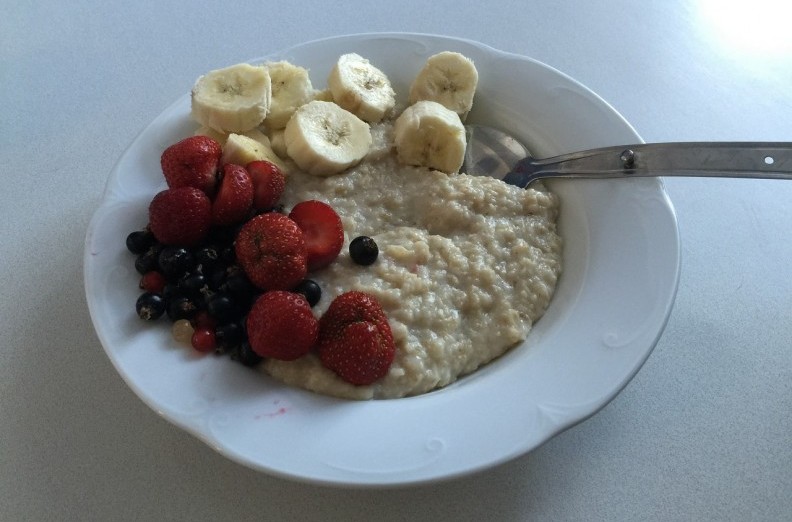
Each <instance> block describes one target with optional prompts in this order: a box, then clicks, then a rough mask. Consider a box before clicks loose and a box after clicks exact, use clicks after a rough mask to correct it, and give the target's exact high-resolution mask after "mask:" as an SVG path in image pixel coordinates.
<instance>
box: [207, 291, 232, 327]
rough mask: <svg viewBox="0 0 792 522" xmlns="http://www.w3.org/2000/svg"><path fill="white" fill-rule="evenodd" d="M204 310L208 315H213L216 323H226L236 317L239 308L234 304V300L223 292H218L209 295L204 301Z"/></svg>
mask: <svg viewBox="0 0 792 522" xmlns="http://www.w3.org/2000/svg"><path fill="white" fill-rule="evenodd" d="M206 311H207V312H209V315H211V316H212V317H214V318H215V319H216V320H217V322H218V323H227V322H230V321H233V320H234V319H237V316H238V315H239V310H238V309H237V306H236V305H235V304H234V301H232V300H231V298H230V297H229V296H228V295H227V294H224V293H218V294H215V295H213V296H211V297H210V298H209V299H208V300H207V301H206Z"/></svg>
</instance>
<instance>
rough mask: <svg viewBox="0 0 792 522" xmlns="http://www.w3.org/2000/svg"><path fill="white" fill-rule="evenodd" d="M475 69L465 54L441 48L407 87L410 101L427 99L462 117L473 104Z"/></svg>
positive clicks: (475, 83) (476, 81)
mask: <svg viewBox="0 0 792 522" xmlns="http://www.w3.org/2000/svg"><path fill="white" fill-rule="evenodd" d="M477 85H478V71H477V70H476V66H475V65H473V61H472V60H470V59H469V58H467V57H466V56H464V55H462V54H460V53H456V52H451V51H444V52H442V53H438V54H435V55H433V56H430V57H429V58H428V59H427V60H426V63H425V64H424V66H423V68H422V69H421V71H420V72H419V73H418V75H417V76H416V77H415V80H413V83H412V86H411V87H410V103H415V102H418V101H421V100H431V101H435V102H437V103H440V104H441V105H443V106H444V107H446V108H447V109H451V110H452V111H454V112H456V113H457V114H459V117H460V118H461V119H462V120H464V119H465V117H466V116H467V113H468V112H470V108H471V107H472V106H473V96H474V95H475V93H476V86H477Z"/></svg>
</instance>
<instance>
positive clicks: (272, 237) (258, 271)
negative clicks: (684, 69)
mask: <svg viewBox="0 0 792 522" xmlns="http://www.w3.org/2000/svg"><path fill="white" fill-rule="evenodd" d="M234 250H235V252H236V257H237V261H238V262H239V264H240V266H241V267H242V270H244V272H245V275H247V276H248V279H250V281H251V282H252V283H253V284H254V285H256V286H257V287H259V288H261V289H262V290H288V289H290V288H293V287H294V286H295V285H296V284H297V283H299V282H300V281H302V280H303V278H304V277H305V274H306V273H307V271H308V270H307V255H306V250H305V237H304V236H303V233H302V230H300V227H298V226H297V223H295V222H294V221H292V220H291V219H290V218H289V217H287V216H284V215H283V214H280V213H277V212H270V213H267V214H260V215H258V216H256V217H254V218H253V219H251V220H250V221H248V222H247V223H245V224H244V225H243V226H242V228H241V229H240V230H239V233H238V234H237V238H236V241H235V242H234Z"/></svg>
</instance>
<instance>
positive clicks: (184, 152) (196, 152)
mask: <svg viewBox="0 0 792 522" xmlns="http://www.w3.org/2000/svg"><path fill="white" fill-rule="evenodd" d="M222 153H223V149H222V147H221V146H220V144H219V143H218V142H217V141H216V140H213V139H212V138H209V137H208V136H191V137H189V138H186V139H183V140H182V141H180V142H178V143H175V144H173V145H171V146H170V147H168V148H167V149H165V152H163V153H162V156H161V157H160V166H161V167H162V173H163V174H164V175H165V181H166V182H167V183H168V187H170V188H178V187H195V188H197V189H198V190H201V191H203V192H204V193H205V194H206V195H207V196H209V197H211V196H212V195H214V192H215V185H216V182H217V167H218V165H219V163H220V156H221V155H222Z"/></svg>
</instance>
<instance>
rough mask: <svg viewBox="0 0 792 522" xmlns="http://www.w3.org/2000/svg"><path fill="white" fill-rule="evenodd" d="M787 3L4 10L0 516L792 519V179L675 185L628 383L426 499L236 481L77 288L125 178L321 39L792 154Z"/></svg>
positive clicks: (551, 1) (676, 134)
mask: <svg viewBox="0 0 792 522" xmlns="http://www.w3.org/2000/svg"><path fill="white" fill-rule="evenodd" d="M468 4H470V5H471V7H465V6H466V5H468ZM773 5H775V6H776V8H775V12H774V11H773V8H772V6H773ZM786 5H788V4H787V3H786V2H781V1H776V2H772V1H768V0H754V1H753V2H717V1H704V0H698V1H697V0H646V1H643V2H637V1H636V2H631V1H628V0H611V1H604V2H587V1H583V0H581V1H579V2H569V1H567V2H564V1H557V0H536V1H534V2H530V3H528V2H525V3H524V2H517V1H513V2H504V1H501V2H498V1H489V2H475V3H473V2H470V3H467V2H460V1H459V0H452V1H449V0H434V1H432V2H421V1H405V0H400V1H398V2H391V3H389V4H387V6H386V5H385V4H384V3H380V2H367V3H364V2H360V3H355V2H337V3H330V2H320V1H313V2H277V3H276V2H234V1H229V2H224V3H219V2H204V1H193V2H187V1H181V2H171V3H167V2H159V1H153V0H143V1H138V2H128V3H124V4H123V5H122V4H121V3H118V5H113V4H112V3H107V2H98V1H96V2H90V1H79V0H78V1H74V2H61V1H53V0H49V1H38V2H11V1H10V0H3V1H2V2H0V12H1V13H2V16H0V100H2V108H1V109H0V165H1V166H2V167H0V168H2V174H1V176H2V178H1V179H2V190H0V241H1V245H0V292H1V295H2V299H1V300H0V325H2V335H1V336H0V420H1V422H0V520H253V519H263V520H368V519H378V520H383V521H385V520H437V521H444V520H485V519H486V520H489V519H492V520H790V519H792V443H791V442H790V441H791V440H792V265H791V263H792V183H791V182H783V181H748V180H730V181H727V180H699V179H673V180H672V179H668V180H666V187H667V190H668V192H669V194H670V197H671V199H672V201H673V203H674V205H675V208H676V211H677V214H678V219H679V228H680V233H681V241H682V271H681V281H680V286H679V292H678V297H677V300H676V305H675V308H674V310H673V313H672V314H671V317H670V320H669V322H668V326H667V328H666V330H665V333H664V335H663V337H662V338H661V340H660V342H659V344H658V345H657V347H656V349H655V350H654V352H653V354H652V355H651V356H650V358H649V360H648V361H647V363H646V364H645V365H644V367H643V368H642V369H641V371H640V372H639V373H638V375H637V376H636V377H635V379H633V381H632V382H631V383H630V384H629V385H628V386H627V387H626V388H625V389H624V391H623V392H622V393H621V394H620V395H618V396H617V397H616V399H615V400H614V401H613V402H611V403H610V404H609V405H608V406H607V407H605V408H604V409H603V410H602V411H601V412H599V413H598V414H596V415H595V416H593V417H592V418H590V419H588V420H587V421H585V422H583V423H581V424H579V425H577V426H575V427H573V428H572V429H570V430H568V431H566V432H564V433H562V434H561V435H559V436H557V437H555V438H554V439H552V440H550V441H549V442H547V443H546V444H544V445H543V446H542V447H540V448H538V449H537V450H535V451H533V452H531V453H530V454H527V455H524V456H522V457H520V458H517V459H516V460H513V461H511V462H508V463H506V464H503V465H499V466H497V467H495V468H492V469H489V470H486V471H484V472H481V473H478V474H475V475H472V476H467V477H464V478H460V479H455V480H452V481H449V482H444V483H440V484H434V485H429V486H421V487H410V488H400V489H385V490H346V489H343V490H342V489H334V488H330V487H323V486H313V485H305V484H301V483H296V482H291V481H287V480H282V479H278V478H274V477H271V476H268V475H266V474H263V473H259V472H255V471H252V470H250V469H247V468H245V467H243V466H240V465H238V464H236V463H234V462H231V461H230V460H227V459H226V458H224V457H223V456H221V455H220V454H218V453H216V452H214V451H213V450H212V449H211V448H210V447H208V446H206V445H205V444H204V443H202V442H200V441H199V440H197V439H196V438H194V437H192V436H191V435H189V434H187V433H186V432H184V431H181V430H180V429H178V428H176V427H174V426H172V425H171V424H170V423H168V422H167V421H165V420H163V419H162V418H160V417H159V416H158V415H157V414H156V413H155V412H154V411H152V410H150V409H149V408H148V407H146V406H145V405H144V404H143V402H141V401H140V400H139V399H138V398H137V397H136V396H135V395H134V394H133V393H132V391H131V390H130V389H129V388H128V387H127V386H126V384H125V383H124V382H123V381H122V379H121V378H120V377H119V375H118V374H117V373H116V371H115V370H114V368H113V366H112V365H111V363H110V361H109V359H108V358H107V356H106V355H105V353H104V351H103V349H102V347H101V345H100V343H99V341H98V339H97V337H96V335H95V333H94V330H93V327H92V325H91V321H90V318H89V315H88V310H87V306H86V302H85V294H84V290H83V277H82V253H83V241H84V236H85V231H86V227H87V225H88V221H89V219H90V217H91V214H92V213H93V211H94V210H95V208H96V207H97V206H98V204H99V201H100V197H101V194H102V190H103V186H104V183H105V179H106V177H107V175H108V173H109V172H110V170H111V169H112V167H113V165H114V163H115V162H116V160H117V159H118V157H119V156H120V155H121V153H122V152H123V151H124V149H125V148H126V147H127V146H128V145H129V143H130V142H131V141H132V139H133V138H134V137H135V136H136V135H137V134H138V133H139V132H140V131H141V130H142V129H143V127H144V126H145V125H146V124H147V123H148V122H149V121H150V120H152V119H153V118H154V117H155V116H156V115H157V114H159V113H160V112H161V111H162V110H163V109H164V108H165V107H167V106H168V105H169V104H170V103H171V102H172V101H174V100H175V99H176V98H177V97H179V96H181V95H182V94H183V93H184V92H185V91H186V90H187V89H189V87H190V86H191V83H192V81H193V80H194V78H196V77H197V76H198V75H199V74H201V73H203V72H205V71H207V70H209V69H211V68H216V67H219V66H224V65H229V64H231V63H236V62H238V61H243V60H247V59H251V58H254V57H256V56H261V55H263V54H266V53H268V52H271V51H274V50H278V49H281V48H285V47H288V46H291V45H295V44H298V43H300V42H303V41H307V40H312V39H315V38H320V37H325V36H333V35H340V34H348V33H358V32H375V31H409V32H425V33H437V34H447V35H451V36H460V37H466V38H470V39H473V40H478V41H481V42H484V43H487V44H489V45H491V46H493V47H496V48H499V49H503V50H507V51H512V52H516V53H520V54H524V55H528V56H531V57H533V58H536V59H538V60H540V61H542V62H545V63H547V64H549V65H552V66H554V67H556V68H557V69H560V70H561V71H563V72H565V73H567V74H569V75H571V76H572V77H574V78H576V79H577V80H579V81H581V82H582V83H584V84H585V85H587V86H588V87H590V88H591V89H593V90H594V91H596V92H597V93H598V94H600V95H601V96H602V97H603V98H605V99H606V100H607V101H608V102H609V103H611V104H612V105H613V106H614V107H615V108H616V109H617V110H618V111H620V112H621V113H622V114H623V115H624V116H625V117H626V118H627V120H628V121H630V122H631V123H632V124H633V125H634V127H635V128H636V129H637V131H638V132H639V133H640V134H641V136H642V137H643V138H644V139H645V140H646V141H677V140H768V141H770V140H775V141H792V36H791V35H792V33H790V31H789V29H788V27H787V25H788V23H787V21H788V20H789V18H790V15H792V9H791V8H789V7H785V6H786ZM763 6H764V7H767V9H765V10H763V9H762V8H763ZM768 6H769V7H768ZM515 88H518V86H515Z"/></svg>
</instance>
